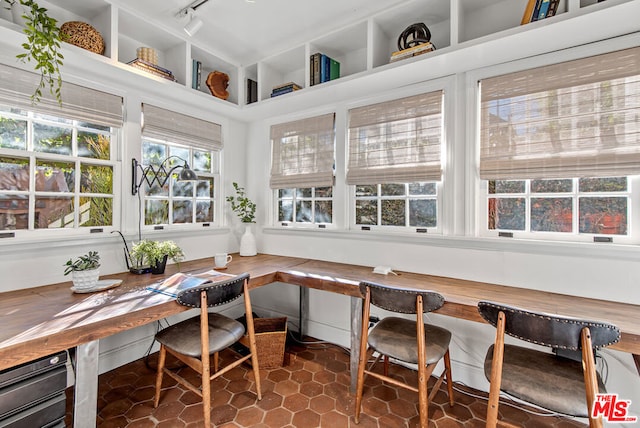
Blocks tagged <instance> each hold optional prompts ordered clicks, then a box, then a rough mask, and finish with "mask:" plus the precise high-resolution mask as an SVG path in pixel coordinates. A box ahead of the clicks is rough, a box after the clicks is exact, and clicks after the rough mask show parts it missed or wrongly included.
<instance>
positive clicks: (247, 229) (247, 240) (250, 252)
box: [240, 223, 258, 256]
mask: <svg viewBox="0 0 640 428" xmlns="http://www.w3.org/2000/svg"><path fill="white" fill-rule="evenodd" d="M242 224H244V233H243V234H242V237H241V238H240V255H241V256H255V255H256V254H258V250H257V248H256V237H255V235H254V234H253V226H254V224H255V223H242Z"/></svg>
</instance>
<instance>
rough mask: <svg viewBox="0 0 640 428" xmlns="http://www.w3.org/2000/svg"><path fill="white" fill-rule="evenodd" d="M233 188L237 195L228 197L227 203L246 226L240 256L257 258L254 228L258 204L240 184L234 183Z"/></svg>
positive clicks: (241, 239) (241, 240) (241, 241)
mask: <svg viewBox="0 0 640 428" xmlns="http://www.w3.org/2000/svg"><path fill="white" fill-rule="evenodd" d="M233 188H234V189H235V191H236V195H235V196H227V202H229V203H230V204H231V209H232V210H233V212H235V213H236V215H237V216H238V218H239V219H240V221H241V222H242V223H244V226H245V227H244V234H243V235H242V238H240V255H241V256H255V255H256V254H258V251H257V248H256V238H255V236H254V235H253V230H252V227H253V223H255V219H256V204H255V202H253V201H252V200H251V199H249V198H248V197H247V195H246V193H245V190H244V187H240V186H239V185H238V183H236V182H234V183H233Z"/></svg>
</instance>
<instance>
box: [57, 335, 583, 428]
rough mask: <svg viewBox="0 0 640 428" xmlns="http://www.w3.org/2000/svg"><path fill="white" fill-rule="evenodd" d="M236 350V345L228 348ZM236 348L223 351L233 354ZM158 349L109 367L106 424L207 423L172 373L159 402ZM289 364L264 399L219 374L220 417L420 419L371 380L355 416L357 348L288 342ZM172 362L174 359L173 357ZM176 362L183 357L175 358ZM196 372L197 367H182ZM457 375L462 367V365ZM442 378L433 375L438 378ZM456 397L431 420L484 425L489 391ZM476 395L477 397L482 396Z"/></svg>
mask: <svg viewBox="0 0 640 428" xmlns="http://www.w3.org/2000/svg"><path fill="white" fill-rule="evenodd" d="M228 352H231V351H228ZM230 356H231V354H223V355H222V356H221V357H222V358H223V360H224V359H225V358H230ZM156 357H157V354H154V355H151V356H150V357H149V358H148V359H146V360H145V359H141V360H138V361H134V362H132V363H130V364H127V365H124V366H122V367H119V368H117V369H115V370H113V371H110V372H108V373H104V374H103V375H101V376H100V379H99V392H98V395H99V398H98V406H97V408H98V416H97V420H98V427H100V428H112V427H119V428H124V427H129V428H132V427H136V428H139V427H170V428H179V427H202V425H203V417H202V405H201V404H200V403H199V397H198V396H197V395H196V394H194V393H193V392H190V391H188V390H186V389H183V388H182V387H179V386H178V385H177V383H176V382H175V381H173V380H172V379H171V378H169V377H168V376H165V381H164V384H163V390H162V396H161V399H160V405H159V406H158V408H157V409H155V408H154V407H153V395H154V380H155V371H154V367H155V363H156ZM285 359H286V360H288V361H287V363H286V364H285V366H284V367H279V368H274V369H269V370H261V372H260V376H261V379H262V400H260V401H257V399H256V395H255V385H254V381H253V380H252V374H251V372H250V370H248V368H247V367H245V366H241V367H239V368H236V369H234V370H232V371H230V372H228V373H227V374H225V375H224V376H222V377H221V378H219V379H216V380H215V381H214V382H213V398H212V410H211V414H212V417H211V419H212V422H213V423H214V424H215V426H217V427H225V428H232V427H236V428H237V427H261V428H267V427H276V428H282V427H297V428H306V427H330V428H334V427H335V428H338V427H360V428H369V427H385V428H386V427H415V426H418V412H417V407H416V402H417V396H416V394H415V393H413V392H411V391H408V390H405V389H402V388H397V387H394V386H392V385H386V384H383V383H382V382H380V381H379V380H377V379H374V378H371V377H369V378H367V379H366V381H365V392H364V397H363V410H362V416H361V418H360V423H359V424H358V425H356V424H355V422H354V420H353V416H352V415H353V408H354V401H355V397H354V395H353V394H350V393H349V371H348V367H349V356H348V355H347V353H346V352H345V351H344V350H343V349H341V348H340V347H337V346H333V345H309V346H301V345H299V344H292V345H288V346H287V355H286V358H285ZM170 364H171V362H170ZM174 364H175V363H174ZM180 370H181V371H182V372H183V375H184V376H186V377H192V374H190V373H189V372H188V371H189V369H186V368H182V369H180ZM390 373H392V374H393V375H394V376H397V377H398V378H402V379H408V380H409V382H410V383H413V384H415V382H416V381H415V379H416V375H415V372H413V371H411V370H408V369H406V368H404V367H401V366H397V365H391V367H390ZM454 377H455V373H454ZM433 382H434V379H433V378H432V379H431V380H430V383H431V384H433ZM454 395H455V401H456V404H455V405H454V406H453V407H450V406H449V404H448V398H447V394H446V386H444V385H443V386H442V388H441V390H440V391H439V392H438V393H437V394H436V395H435V397H434V399H433V401H432V403H430V406H429V417H430V427H440V428H442V427H483V426H484V425H485V424H484V417H485V412H486V406H487V404H486V401H485V400H484V399H483V397H486V395H487V394H486V393H483V392H479V391H476V390H472V389H470V388H467V387H464V386H461V385H458V384H456V391H455V392H454ZM474 396H476V397H474ZM67 397H68V400H67V409H68V411H67V418H66V421H65V422H66V424H67V426H72V422H73V421H72V411H71V402H72V400H73V388H69V389H68V390H67ZM500 413H501V418H502V419H504V420H505V421H508V422H510V423H513V424H515V425H516V426H521V427H562V428H569V427H584V426H586V425H584V424H583V423H580V422H578V421H574V420H571V419H565V418H559V417H555V416H547V417H542V416H535V415H532V414H530V413H527V412H524V411H523V410H520V409H517V408H513V407H509V406H507V405H501V406H500Z"/></svg>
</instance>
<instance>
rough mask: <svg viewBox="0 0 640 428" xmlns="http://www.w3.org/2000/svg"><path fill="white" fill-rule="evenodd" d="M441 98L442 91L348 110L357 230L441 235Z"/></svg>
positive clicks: (349, 174) (349, 178) (349, 180)
mask: <svg viewBox="0 0 640 428" xmlns="http://www.w3.org/2000/svg"><path fill="white" fill-rule="evenodd" d="M443 96H444V91H442V90H439V91H435V92H430V93H426V94H420V95H415V96H411V97H407V98H402V99H398V100H393V101H389V102H384V103H379V104H374V105H368V106H364V107H358V108H355V109H351V110H349V160H348V170H347V183H348V184H350V185H353V186H354V198H353V201H354V205H353V221H352V224H353V226H354V227H359V228H360V229H364V230H370V229H371V227H372V226H381V227H383V228H385V229H387V230H393V229H395V230H406V229H408V228H414V229H415V231H417V232H423V233H424V232H427V230H431V231H439V230H440V225H439V219H438V212H439V198H440V196H439V195H440V190H439V187H440V186H441V177H442V165H441V153H442V149H441V146H442V139H443V113H442V111H443V110H442V107H443Z"/></svg>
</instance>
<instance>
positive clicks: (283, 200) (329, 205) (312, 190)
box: [278, 187, 333, 225]
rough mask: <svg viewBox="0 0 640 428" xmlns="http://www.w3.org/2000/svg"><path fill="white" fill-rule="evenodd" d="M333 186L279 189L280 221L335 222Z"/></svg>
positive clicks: (321, 223)
mask: <svg viewBox="0 0 640 428" xmlns="http://www.w3.org/2000/svg"><path fill="white" fill-rule="evenodd" d="M332 193H333V187H306V188H302V189H297V188H294V189H279V190H278V221H279V222H281V223H309V224H318V225H325V224H331V223H333V194H332Z"/></svg>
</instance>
